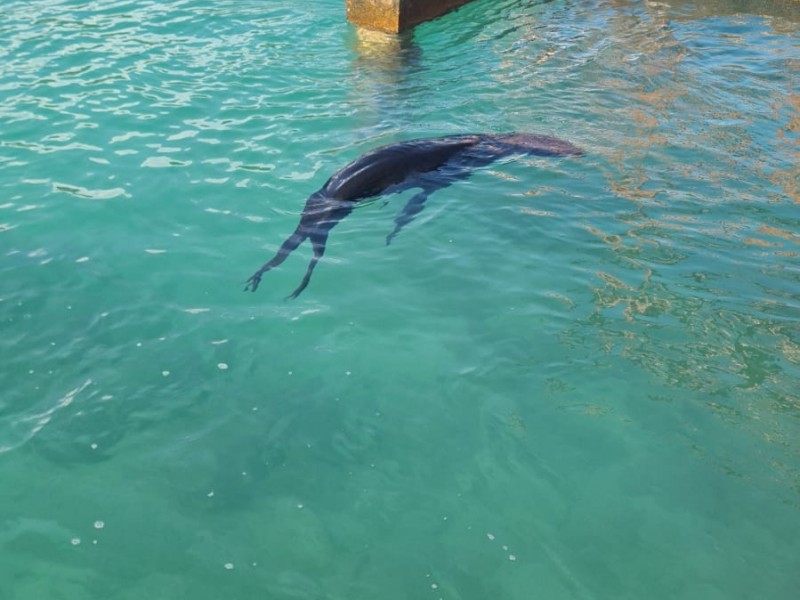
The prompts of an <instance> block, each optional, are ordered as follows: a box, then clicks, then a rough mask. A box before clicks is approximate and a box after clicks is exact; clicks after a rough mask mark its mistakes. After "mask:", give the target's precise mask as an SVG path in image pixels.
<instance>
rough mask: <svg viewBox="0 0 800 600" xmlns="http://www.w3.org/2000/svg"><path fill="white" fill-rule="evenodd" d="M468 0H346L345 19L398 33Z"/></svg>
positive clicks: (359, 25) (362, 25)
mask: <svg viewBox="0 0 800 600" xmlns="http://www.w3.org/2000/svg"><path fill="white" fill-rule="evenodd" d="M467 2H471V0H346V7H347V20H348V21H350V22H351V23H353V24H354V25H357V26H358V27H366V28H368V29H378V30H380V31H389V32H392V33H398V32H400V31H404V30H406V29H410V28H411V27H414V26H416V25H419V24H420V23H422V22H423V21H429V20H430V19H435V18H436V17H439V16H441V15H443V14H445V13H446V12H450V11H451V10H453V9H456V8H458V7H459V6H462V5H464V4H466V3H467Z"/></svg>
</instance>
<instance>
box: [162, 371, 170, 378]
mask: <svg viewBox="0 0 800 600" xmlns="http://www.w3.org/2000/svg"><path fill="white" fill-rule="evenodd" d="M161 374H162V375H163V376H164V377H169V371H161Z"/></svg>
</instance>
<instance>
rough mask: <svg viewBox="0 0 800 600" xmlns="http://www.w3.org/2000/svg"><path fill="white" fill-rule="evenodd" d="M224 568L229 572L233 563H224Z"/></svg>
mask: <svg viewBox="0 0 800 600" xmlns="http://www.w3.org/2000/svg"><path fill="white" fill-rule="evenodd" d="M225 568H226V569H227V570H228V571H230V570H231V569H233V563H225Z"/></svg>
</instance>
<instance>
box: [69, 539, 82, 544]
mask: <svg viewBox="0 0 800 600" xmlns="http://www.w3.org/2000/svg"><path fill="white" fill-rule="evenodd" d="M70 543H71V544H72V545H73V546H77V545H78V544H80V543H81V538H72V539H71V540H70Z"/></svg>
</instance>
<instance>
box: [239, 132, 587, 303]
mask: <svg viewBox="0 0 800 600" xmlns="http://www.w3.org/2000/svg"><path fill="white" fill-rule="evenodd" d="M514 154H532V155H536V156H579V155H581V154H583V151H582V150H581V149H580V148H578V147H577V146H574V145H573V144H571V143H569V142H567V141H565V140H560V139H558V138H555V137H550V136H546V135H534V134H531V133H510V134H502V135H490V134H474V135H453V136H447V137H439V138H425V139H418V140H411V141H408V142H399V143H397V144H389V145H388V146H382V147H380V148H376V149H375V150H371V151H369V152H367V153H366V154H363V155H361V156H360V157H359V158H357V159H356V160H354V161H353V162H351V163H350V164H349V165H347V166H346V167H344V168H343V169H341V170H340V171H338V172H336V173H334V174H333V176H332V177H331V178H330V179H329V180H328V181H327V182H326V183H325V185H323V186H322V189H320V190H318V191H316V192H314V193H313V194H311V196H310V197H309V198H308V200H307V201H306V205H305V208H303V214H302V215H301V217H300V223H299V224H298V225H297V228H296V229H295V230H294V233H292V235H290V236H289V237H288V238H287V239H286V241H285V242H283V245H282V246H281V247H280V249H279V250H278V252H277V254H276V255H275V257H274V258H273V259H272V260H270V261H269V262H268V263H266V264H264V265H263V266H262V267H261V268H260V269H259V270H258V271H256V272H255V273H254V274H253V276H252V277H250V279H248V280H247V284H246V286H245V288H244V289H245V291H247V290H251V291H253V292H255V291H256V289H258V284H259V283H260V282H261V276H262V275H263V274H264V273H266V272H267V271H269V270H270V269H272V268H274V267H277V266H278V265H279V264H281V263H282V262H283V261H284V260H286V257H287V256H289V254H291V253H292V251H293V250H294V249H295V248H297V247H298V246H299V245H300V244H301V243H302V242H303V241H305V240H306V239H309V240H311V246H312V248H313V250H314V256H313V258H312V259H311V262H309V264H308V269H307V270H306V274H305V277H303V281H302V282H300V285H299V286H298V287H297V289H296V290H295V291H294V292H292V295H291V296H289V298H297V296H298V295H300V293H301V292H302V291H303V290H304V289H306V286H307V285H308V282H309V280H310V279H311V274H312V273H313V272H314V267H315V266H316V264H317V261H319V259H320V258H322V255H323V254H324V253H325V243H326V242H327V240H328V234H329V233H330V231H331V229H333V227H334V226H335V225H336V224H337V223H338V222H339V221H341V220H342V219H344V218H345V217H346V216H347V215H349V214H350V213H351V212H352V210H353V208H354V207H355V205H356V203H357V202H359V201H361V200H365V199H367V198H372V197H374V196H378V195H381V194H386V193H395V192H402V191H403V190H407V189H409V188H414V187H418V188H421V190H422V191H421V192H419V193H418V194H416V195H415V196H412V197H411V198H410V199H409V200H408V202H407V203H406V205H405V207H404V208H403V210H402V212H401V213H400V214H399V215H398V216H397V218H396V219H395V220H394V222H395V227H394V230H393V231H392V232H391V233H390V234H389V235H388V236H387V237H386V243H387V245H388V244H389V243H390V242H391V241H392V239H393V238H394V237H395V236H396V235H397V234H398V233H399V232H400V230H401V229H402V228H403V227H404V226H405V225H407V224H408V223H410V222H411V221H412V220H413V219H414V217H415V216H416V215H417V214H419V212H420V211H421V210H422V208H423V206H424V204H425V200H427V199H428V196H429V195H430V194H431V193H432V192H434V191H436V190H440V189H442V188H444V187H447V186H449V185H450V184H452V183H453V182H455V181H459V180H461V179H465V178H466V177H469V175H470V173H471V172H472V171H473V170H474V169H476V168H478V167H483V166H486V165H489V164H491V163H493V162H494V161H496V160H498V159H500V158H504V157H507V156H512V155H514Z"/></svg>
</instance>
